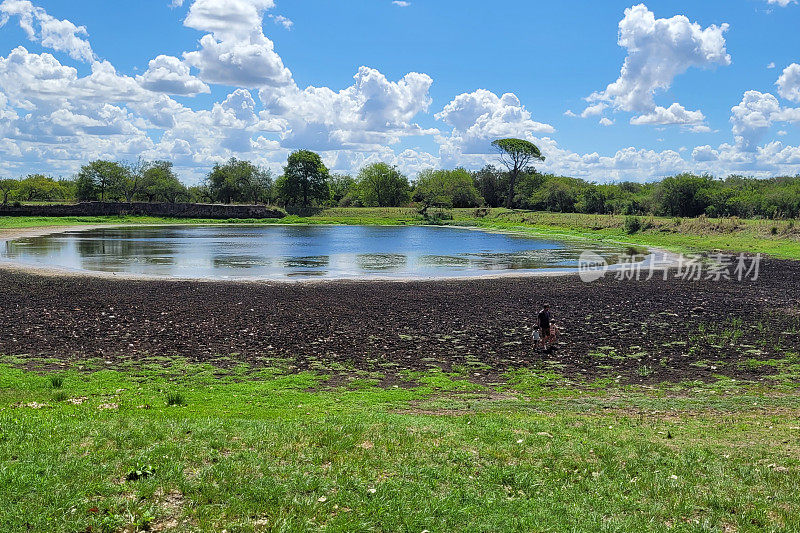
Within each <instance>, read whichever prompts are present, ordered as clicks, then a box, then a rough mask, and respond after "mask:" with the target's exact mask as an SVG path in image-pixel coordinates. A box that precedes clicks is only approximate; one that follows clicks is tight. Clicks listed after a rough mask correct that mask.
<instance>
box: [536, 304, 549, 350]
mask: <svg viewBox="0 0 800 533" xmlns="http://www.w3.org/2000/svg"><path fill="white" fill-rule="evenodd" d="M537 321H538V323H539V329H541V336H542V345H543V346H544V349H545V351H547V350H548V347H547V343H548V342H549V343H550V344H551V348H549V349H552V341H553V339H552V332H551V331H550V324H551V323H552V321H553V316H552V315H551V314H550V305H549V304H545V305H544V307H543V308H542V310H541V311H539V315H538V316H537Z"/></svg>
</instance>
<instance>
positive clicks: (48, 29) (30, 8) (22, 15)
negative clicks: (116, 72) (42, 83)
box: [0, 0, 94, 61]
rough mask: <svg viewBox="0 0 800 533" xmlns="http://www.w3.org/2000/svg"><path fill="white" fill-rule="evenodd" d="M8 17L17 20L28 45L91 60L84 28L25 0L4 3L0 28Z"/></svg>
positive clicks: (83, 59) (86, 33)
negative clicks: (36, 43) (27, 40)
mask: <svg viewBox="0 0 800 533" xmlns="http://www.w3.org/2000/svg"><path fill="white" fill-rule="evenodd" d="M10 17H17V18H18V19H19V25H20V27H21V28H22V29H23V30H25V33H27V34H28V38H29V39H30V40H31V41H37V42H39V43H41V45H42V46H44V47H45V48H50V49H52V50H55V51H57V52H66V53H67V54H69V56H70V57H71V58H73V59H78V60H82V61H92V60H94V53H93V52H92V47H91V45H90V44H89V41H88V40H86V38H85V37H87V36H88V35H89V34H88V32H87V31H86V28H85V27H84V26H76V25H75V24H73V23H72V22H70V21H68V20H61V19H57V18H55V17H53V16H51V15H49V14H48V13H47V11H45V10H44V9H42V8H41V7H36V6H34V5H33V4H32V3H31V2H29V1H28V0H4V1H3V3H1V4H0V27H2V26H3V25H5V24H6V23H7V22H8V20H9V18H10Z"/></svg>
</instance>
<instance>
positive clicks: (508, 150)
mask: <svg viewBox="0 0 800 533" xmlns="http://www.w3.org/2000/svg"><path fill="white" fill-rule="evenodd" d="M492 147H494V149H495V150H496V151H497V153H498V154H500V161H501V162H502V163H503V165H505V167H506V168H507V169H508V177H509V179H508V193H507V195H506V207H508V208H511V207H513V205H514V196H515V192H516V188H515V187H516V183H517V178H518V177H519V174H520V173H521V172H523V171H527V172H532V170H530V169H529V167H530V165H531V164H532V163H534V162H536V161H544V160H545V158H544V156H543V155H542V152H541V150H539V147H538V146H536V145H535V144H533V143H532V142H530V141H526V140H524V139H497V140H496V141H492Z"/></svg>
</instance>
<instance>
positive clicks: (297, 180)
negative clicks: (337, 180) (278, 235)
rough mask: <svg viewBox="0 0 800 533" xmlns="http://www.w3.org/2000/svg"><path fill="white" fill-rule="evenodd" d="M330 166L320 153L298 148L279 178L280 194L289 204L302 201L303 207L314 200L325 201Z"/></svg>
mask: <svg viewBox="0 0 800 533" xmlns="http://www.w3.org/2000/svg"><path fill="white" fill-rule="evenodd" d="M329 177H330V176H329V174H328V168H327V167H326V166H325V165H324V164H323V163H322V159H321V158H320V157H319V154H316V153H314V152H311V151H309V150H298V151H296V152H292V154H290V155H289V160H288V161H287V164H286V166H285V167H284V169H283V176H281V178H280V179H279V180H278V183H277V184H276V185H277V188H278V195H279V196H280V197H281V198H282V199H283V200H284V201H285V202H286V203H289V204H293V203H297V202H301V205H302V206H303V207H307V206H309V205H311V202H312V201H315V200H316V201H317V202H319V203H323V202H324V201H325V200H326V199H327V198H328V196H329V192H328V179H329Z"/></svg>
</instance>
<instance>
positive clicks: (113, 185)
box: [76, 160, 129, 201]
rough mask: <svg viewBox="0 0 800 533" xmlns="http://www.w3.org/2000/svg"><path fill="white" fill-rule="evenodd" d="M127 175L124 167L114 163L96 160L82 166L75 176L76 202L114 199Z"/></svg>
mask: <svg viewBox="0 0 800 533" xmlns="http://www.w3.org/2000/svg"><path fill="white" fill-rule="evenodd" d="M128 173H129V170H128V169H126V168H125V166H123V165H122V164H121V163H118V162H115V161H104V160H97V161H92V162H91V163H89V164H88V165H84V166H82V167H81V170H80V172H78V176H77V191H76V194H77V195H78V198H77V199H78V201H91V200H97V199H98V198H99V199H100V201H104V200H107V199H115V197H117V196H118V189H119V186H120V183H121V182H123V181H124V180H125V179H126V177H127V175H128ZM109 196H110V198H109Z"/></svg>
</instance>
